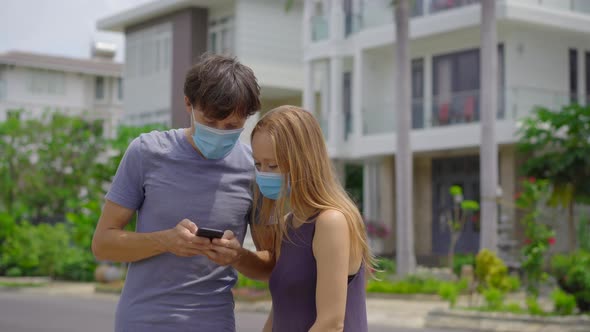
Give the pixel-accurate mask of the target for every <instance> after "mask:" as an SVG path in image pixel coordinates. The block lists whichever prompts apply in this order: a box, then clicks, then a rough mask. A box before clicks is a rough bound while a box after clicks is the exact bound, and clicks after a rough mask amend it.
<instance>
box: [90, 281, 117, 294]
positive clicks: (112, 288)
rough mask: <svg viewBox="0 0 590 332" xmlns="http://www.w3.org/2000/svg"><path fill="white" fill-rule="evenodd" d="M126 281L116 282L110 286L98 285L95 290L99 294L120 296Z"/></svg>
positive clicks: (109, 284)
mask: <svg viewBox="0 0 590 332" xmlns="http://www.w3.org/2000/svg"><path fill="white" fill-rule="evenodd" d="M123 284H124V281H115V282H111V283H108V284H101V283H97V284H96V286H94V290H95V291H96V292H99V293H112V294H120V293H121V291H122V290H123Z"/></svg>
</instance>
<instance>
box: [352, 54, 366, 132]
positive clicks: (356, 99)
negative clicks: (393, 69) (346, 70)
mask: <svg viewBox="0 0 590 332" xmlns="http://www.w3.org/2000/svg"><path fill="white" fill-rule="evenodd" d="M363 61H364V59H363V51H362V50H359V51H357V52H355V54H354V64H353V70H352V80H353V82H352V137H353V139H356V138H360V137H361V136H363V99H362V98H363V75H364V72H363V67H364V66H363Z"/></svg>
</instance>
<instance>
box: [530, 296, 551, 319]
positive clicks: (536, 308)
mask: <svg viewBox="0 0 590 332" xmlns="http://www.w3.org/2000/svg"><path fill="white" fill-rule="evenodd" d="M526 306H527V308H528V310H529V314H531V315H533V316H545V315H547V313H546V312H545V310H543V308H541V306H540V305H539V302H538V301H537V297H536V296H528V297H527V298H526Z"/></svg>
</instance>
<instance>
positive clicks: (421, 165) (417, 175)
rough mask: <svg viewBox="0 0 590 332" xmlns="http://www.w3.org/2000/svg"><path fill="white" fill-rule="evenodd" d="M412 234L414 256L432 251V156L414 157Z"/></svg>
mask: <svg viewBox="0 0 590 332" xmlns="http://www.w3.org/2000/svg"><path fill="white" fill-rule="evenodd" d="M413 189H414V234H415V235H414V236H415V240H414V242H415V244H416V245H415V247H416V256H427V255H430V254H431V253H432V158H430V157H416V158H414V184H413Z"/></svg>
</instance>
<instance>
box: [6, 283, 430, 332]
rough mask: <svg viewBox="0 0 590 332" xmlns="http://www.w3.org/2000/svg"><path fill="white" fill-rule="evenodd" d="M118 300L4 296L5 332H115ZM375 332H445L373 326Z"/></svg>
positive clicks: (253, 318) (243, 316)
mask: <svg viewBox="0 0 590 332" xmlns="http://www.w3.org/2000/svg"><path fill="white" fill-rule="evenodd" d="M115 305H116V299H115V298H113V297H106V296H105V297H104V298H102V297H98V298H97V297H92V298H81V297H73V296H58V295H45V294H24V293H18V292H0V331H1V332H105V331H106V332H108V331H112V324H113V317H114V311H115ZM265 318H266V315H265V314H261V313H243V312H241V313H238V314H237V318H236V319H237V326H238V331H239V332H259V331H260V329H261V327H262V324H263V322H264V320H265ZM370 331H371V332H385V331H387V332H442V331H435V330H426V329H424V330H411V329H395V328H391V327H378V326H371V328H370Z"/></svg>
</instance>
